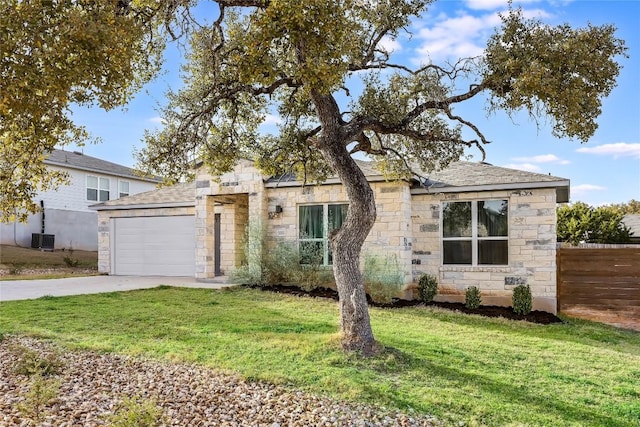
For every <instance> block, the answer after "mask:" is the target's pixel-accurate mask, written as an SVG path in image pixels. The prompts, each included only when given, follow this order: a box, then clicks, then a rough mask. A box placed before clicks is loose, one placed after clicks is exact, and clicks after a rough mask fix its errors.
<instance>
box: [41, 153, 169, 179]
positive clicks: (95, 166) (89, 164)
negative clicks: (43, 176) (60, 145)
mask: <svg viewBox="0 0 640 427" xmlns="http://www.w3.org/2000/svg"><path fill="white" fill-rule="evenodd" d="M44 162H45V163H46V164H48V165H54V166H62V167H67V168H72V169H79V170H83V171H89V172H99V173H104V174H109V175H114V176H119V177H123V178H131V179H137V180H141V181H148V182H161V181H162V180H161V179H160V178H158V177H144V176H140V175H137V174H136V172H135V170H134V169H131V168H128V167H126V166H122V165H119V164H117V163H112V162H108V161H106V160H102V159H98V158H96V157H91V156H87V155H86V154H82V153H79V152H76V151H65V150H53V151H52V152H51V154H49V156H48V157H47V158H46V159H45V160H44Z"/></svg>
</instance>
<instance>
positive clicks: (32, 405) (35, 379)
mask: <svg viewBox="0 0 640 427" xmlns="http://www.w3.org/2000/svg"><path fill="white" fill-rule="evenodd" d="M59 393H60V380H58V379H56V378H45V377H44V376H43V375H42V373H40V372H36V373H35V374H34V375H33V376H32V377H31V379H30V383H29V391H28V392H26V393H25V395H24V396H22V401H21V402H20V403H18V405H17V408H18V411H20V413H21V414H22V416H23V417H25V418H26V419H28V420H30V421H33V422H34V423H35V424H39V423H41V422H42V421H44V419H45V417H46V409H47V406H49V405H50V404H51V403H52V402H53V401H54V400H55V399H56V398H57V397H58V394H59Z"/></svg>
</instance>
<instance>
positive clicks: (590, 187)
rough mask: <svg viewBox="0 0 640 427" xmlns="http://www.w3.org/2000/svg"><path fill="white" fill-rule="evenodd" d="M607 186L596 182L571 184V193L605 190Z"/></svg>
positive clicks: (580, 193)
mask: <svg viewBox="0 0 640 427" xmlns="http://www.w3.org/2000/svg"><path fill="white" fill-rule="evenodd" d="M606 189H607V187H603V186H601V185H594V184H580V185H572V186H571V195H572V196H573V195H584V194H587V193H590V192H592V191H604V190H606Z"/></svg>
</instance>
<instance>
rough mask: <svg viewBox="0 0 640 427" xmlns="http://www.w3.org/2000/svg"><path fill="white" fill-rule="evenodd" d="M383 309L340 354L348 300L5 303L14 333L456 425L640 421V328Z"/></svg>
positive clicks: (143, 294) (118, 296)
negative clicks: (366, 343)
mask: <svg viewBox="0 0 640 427" xmlns="http://www.w3.org/2000/svg"><path fill="white" fill-rule="evenodd" d="M371 316H372V324H373V328H374V333H375V334H376V338H377V339H378V341H379V342H380V343H381V344H383V345H384V346H385V347H386V350H385V351H384V352H383V353H382V354H381V355H380V356H378V357H375V358H373V359H365V360H363V359H360V358H358V357H355V356H353V355H345V354H343V353H342V352H341V351H340V350H339V349H338V337H337V334H336V331H337V324H338V310H337V305H336V303H335V302H334V301H328V300H323V299H312V298H307V297H293V296H286V295H282V294H273V293H269V292H262V291H259V290H251V289H246V288H234V289H231V290H222V291H210V290H197V289H179V288H168V287H164V288H159V289H154V290H144V291H134V292H126V293H110V294H102V295H90V296H79V297H64V298H51V297H48V298H41V299H38V300H31V301H15V302H3V303H0V334H5V335H7V334H19V335H30V336H36V337H40V338H46V339H51V340H53V341H54V342H56V343H58V344H60V345H62V346H64V347H66V348H68V349H81V350H87V349H90V350H97V351H99V352H110V353H117V354H126V355H134V356H143V357H145V358H152V359H160V360H165V361H172V362H194V363H196V364H198V365H203V366H209V367H213V368H215V369H217V370H220V371H224V372H232V373H237V374H239V375H241V376H242V377H243V378H245V379H248V380H259V381H264V382H268V383H273V384H277V385H281V386H286V387H294V388H296V389H301V390H304V391H306V392H310V393H315V394H322V395H328V396H330V397H333V398H337V399H342V400H347V401H352V402H363V403H368V404H373V405H376V406H385V407H387V408H394V409H395V408H397V409H400V410H402V411H405V412H408V413H412V411H415V412H413V413H416V414H427V415H433V416H435V417H436V418H437V419H438V420H440V422H441V423H442V424H443V425H466V426H480V425H486V426H522V425H524V426H590V425H593V426H633V427H637V426H638V422H639V421H638V420H640V334H639V333H637V332H631V331H624V330H617V329H615V328H612V327H608V326H604V325H599V324H595V323H590V322H586V321H578V320H573V319H571V320H567V322H565V323H562V324H554V325H546V326H541V325H534V324H529V323H524V322H515V321H507V320H504V319H487V318H480V317H477V316H468V315H462V314H458V313H454V312H448V311H444V310H438V309H433V308H424V307H415V308H403V309H372V310H371ZM461 422H462V424H460V423H461Z"/></svg>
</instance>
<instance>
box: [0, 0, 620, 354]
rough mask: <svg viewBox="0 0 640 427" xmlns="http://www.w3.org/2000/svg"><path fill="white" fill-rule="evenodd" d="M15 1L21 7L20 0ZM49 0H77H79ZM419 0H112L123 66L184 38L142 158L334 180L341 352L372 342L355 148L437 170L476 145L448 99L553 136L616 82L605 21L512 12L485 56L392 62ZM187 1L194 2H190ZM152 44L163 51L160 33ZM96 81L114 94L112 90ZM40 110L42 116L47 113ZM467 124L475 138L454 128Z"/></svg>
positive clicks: (588, 118) (364, 194)
mask: <svg viewBox="0 0 640 427" xmlns="http://www.w3.org/2000/svg"><path fill="white" fill-rule="evenodd" d="M14 3H17V4H18V6H16V7H17V8H19V4H21V3H24V2H20V1H18V0H15V1H14ZM27 3H28V2H27ZM53 3H55V4H62V3H64V4H67V5H69V7H73V5H76V4H80V3H82V2H81V1H77V2H75V1H67V2H62V1H60V2H53ZM200 3H201V4H200ZM429 3H431V1H429V0H426V1H425V0H216V1H210V2H204V1H202V2H198V1H195V0H139V1H133V2H132V3H131V4H129V2H126V1H125V2H117V4H116V6H118V5H120V6H121V7H122V9H123V13H122V14H115V15H116V16H117V17H116V19H120V18H118V17H120V16H125V17H127V18H126V19H131V20H133V21H132V23H136V22H137V21H135V19H134V17H137V18H138V19H139V18H140V17H144V19H142V21H141V22H142V23H143V24H144V25H142V24H140V26H136V25H134V26H133V30H132V33H129V32H126V31H125V32H124V34H126V37H128V38H126V39H125V40H126V43H127V44H131V46H133V47H134V49H133V50H132V51H126V50H119V51H118V52H113V54H114V55H117V54H119V53H121V54H122V55H123V56H122V57H118V59H117V61H116V64H120V65H119V66H120V67H124V66H125V65H126V64H139V63H140V60H141V58H140V57H139V56H137V55H138V51H137V50H136V49H137V46H142V44H141V45H138V44H136V43H143V40H146V42H147V43H148V42H149V40H152V39H153V37H151V36H150V34H155V33H157V32H159V31H160V32H164V33H165V34H169V35H171V36H173V37H175V38H186V40H188V42H189V50H188V52H189V53H188V58H187V63H186V65H185V66H184V68H183V73H184V77H185V86H184V87H183V88H182V89H181V90H179V91H178V92H175V93H170V94H168V99H169V101H168V105H167V106H166V107H165V108H164V111H163V117H164V120H165V126H164V128H163V129H162V130H161V131H159V132H157V133H153V134H149V135H148V138H147V140H148V141H147V142H148V145H147V148H145V149H143V150H142V151H141V152H140V153H139V160H140V163H141V165H142V166H143V167H144V168H145V169H146V170H147V171H149V172H152V173H155V174H159V175H162V176H168V177H172V178H174V179H179V178H180V177H184V176H188V175H189V174H190V173H192V170H193V162H194V160H195V159H198V160H201V161H204V163H205V164H206V165H207V166H208V167H209V168H210V169H211V171H212V173H214V174H220V173H224V172H227V171H229V170H231V169H232V168H233V166H234V164H235V163H236V161H237V160H238V159H240V158H251V159H254V160H255V162H256V165H258V166H259V167H260V168H261V169H262V170H263V171H264V172H265V173H266V174H270V175H277V174H282V173H287V172H295V173H296V174H298V175H299V176H300V177H302V178H303V179H305V180H307V181H315V180H322V179H323V178H324V177H326V176H327V175H329V174H335V175H337V176H338V177H339V178H340V180H341V181H342V183H343V184H344V186H345V188H346V192H347V196H348V198H349V202H350V203H349V210H348V214H347V218H346V220H345V222H344V224H343V225H342V227H341V228H340V229H339V230H337V232H335V233H333V234H332V235H331V236H330V244H331V249H332V251H333V254H334V256H333V259H334V267H333V268H334V274H335V279H336V284H337V287H338V292H339V296H340V319H341V323H340V325H341V333H342V343H343V347H344V348H345V349H346V350H353V351H360V352H362V353H363V354H371V353H374V352H375V351H376V342H375V339H374V336H373V332H372V330H371V326H370V321H369V313H368V308H367V303H366V297H365V291H364V286H363V281H362V275H361V272H360V270H359V256H360V251H361V248H362V245H363V242H364V240H365V238H366V237H367V235H368V234H369V232H370V230H371V228H372V226H373V224H374V222H375V219H376V207H375V201H374V198H373V192H372V190H371V187H370V185H369V183H368V182H367V180H366V178H365V177H364V175H363V173H362V171H361V170H360V169H359V168H358V166H357V165H356V163H355V161H354V159H353V155H354V153H357V152H361V153H366V154H368V155H369V156H371V157H372V158H374V159H375V160H377V161H378V162H379V166H380V168H381V169H382V170H383V171H385V172H387V173H389V174H396V175H400V176H402V175H407V174H411V173H412V170H411V169H412V168H411V167H413V168H415V170H422V171H430V170H434V169H436V168H438V167H443V166H445V165H446V164H448V163H449V162H451V161H454V160H456V159H458V158H459V157H460V155H461V154H462V153H463V151H464V149H465V148H467V147H469V146H477V147H480V149H482V148H481V147H482V145H483V144H484V143H486V142H487V139H486V138H485V136H484V135H483V133H482V132H481V130H480V129H479V128H478V127H477V126H476V125H475V124H474V123H472V122H471V121H469V120H467V119H465V118H464V117H462V116H460V115H459V114H457V113H456V112H455V106H456V105H457V104H460V103H463V102H465V101H467V100H469V99H471V98H474V97H478V96H481V95H483V96H486V97H487V99H488V100H489V104H488V105H489V108H490V109H503V110H506V111H507V112H514V111H518V110H521V109H525V110H527V111H528V112H529V113H531V114H532V115H535V116H538V117H539V116H546V117H549V118H550V119H551V121H552V122H553V132H554V134H555V135H557V136H569V137H575V138H578V139H580V140H583V141H586V140H587V139H588V138H589V137H590V136H591V135H592V134H593V132H594V131H595V129H596V127H597V124H596V119H597V117H598V115H599V114H600V108H601V100H602V98H603V97H605V96H606V95H608V94H609V93H610V91H611V89H612V88H613V87H614V85H615V79H616V77H617V75H618V72H619V65H618V64H617V62H616V58H617V57H618V56H619V55H624V54H625V47H624V42H623V41H622V40H619V39H617V38H616V37H615V34H614V33H615V28H614V27H613V26H610V25H604V26H598V27H593V26H589V27H586V28H582V29H573V28H571V27H569V26H567V25H562V26H556V27H551V26H547V25H544V24H543V23H541V22H539V21H536V20H527V19H525V18H524V17H523V16H522V13H521V12H520V11H519V10H517V9H516V10H513V9H512V10H510V11H509V12H508V13H507V14H505V16H503V23H502V26H501V28H499V29H498V30H497V31H496V33H495V34H494V35H493V36H492V37H491V38H490V39H489V40H488V42H487V47H486V51H485V54H484V55H483V56H482V57H480V58H467V59H464V58H463V59H460V61H458V62H456V63H454V64H434V63H426V64H424V65H423V66H421V67H417V68H410V67H409V66H408V65H407V64H400V63H394V62H393V61H392V55H391V52H389V51H388V50H387V49H386V48H385V46H386V45H387V44H386V43H385V42H386V41H387V40H388V39H389V38H391V39H393V38H395V37H398V36H399V35H400V33H401V32H403V31H406V29H407V28H408V27H409V24H410V22H411V20H412V19H415V18H418V17H421V16H422V15H423V14H424V13H425V11H426V8H427V6H428V4H429ZM196 6H201V7H199V8H198V11H197V13H196V12H194V8H195V7H196ZM141 11H143V12H144V13H141ZM147 24H148V25H149V27H145V25H147ZM138 29H140V30H146V31H147V32H146V33H145V32H144V31H143V32H142V33H138V32H137V31H138ZM150 31H151V32H150ZM143 33H144V34H143ZM132 34H133V35H132ZM147 47H148V48H149V51H150V52H154V53H156V54H157V53H158V49H159V47H158V46H153V45H148V44H147ZM33 48H34V47H33V46H32V47H31V49H33ZM70 49H72V51H73V47H70ZM103 49H107V47H106V46H105V47H103ZM29 52H30V51H29V49H27V51H26V52H24V55H25V56H28V54H29ZM82 52H83V51H82ZM85 54H88V53H82V55H85ZM82 55H81V56H82ZM110 58H112V59H113V57H110ZM97 59H98V62H97V63H99V64H100V65H101V67H103V68H102V71H98V72H95V73H94V74H92V75H94V76H96V77H99V76H101V75H102V74H100V73H101V72H102V73H104V76H109V73H110V72H111V71H113V69H112V68H111V65H110V63H109V62H107V61H105V62H100V58H97ZM133 68H134V70H133V71H135V67H133ZM145 69H146V68H144V67H142V70H145ZM133 74H134V75H136V76H138V77H139V76H140V75H142V76H143V79H144V77H146V76H145V75H144V73H142V74H140V73H135V72H134V73H133ZM105 78H106V77H105ZM96 81H103V80H100V79H97V80H96ZM71 87H72V88H73V87H74V86H71ZM80 87H82V84H81V85H80ZM127 87H128V86H127ZM100 89H104V93H107V94H108V93H110V91H109V89H110V88H108V87H107V88H100ZM112 89H117V88H112ZM68 93H73V92H72V91H71V90H69V91H68ZM98 93H99V94H101V93H103V91H102V90H100V91H98ZM115 93H117V94H122V92H120V91H118V90H116V91H115ZM19 94H20V92H18V95H16V96H19ZM86 94H87V95H92V94H91V93H86ZM24 96H25V97H26V96H27V95H24ZM32 96H34V95H32ZM0 113H1V114H9V113H8V112H7V111H6V110H4V112H3V110H0ZM268 114H278V115H279V117H280V118H281V120H282V123H281V124H280V126H279V133H278V134H277V135H265V134H261V133H260V132H259V125H260V124H261V123H262V122H263V120H264V119H265V117H266V116H267V115H268ZM2 117H4V115H3V116H2ZM37 119H38V123H40V122H42V121H43V120H44V122H46V115H42V114H41V115H39V116H38V117H37ZM3 120H4V118H3ZM464 129H468V130H469V131H470V132H471V134H472V135H474V136H473V137H472V138H464V137H463V135H464V134H466V133H465V132H463V130H464ZM0 130H1V131H2V132H3V133H0V135H4V136H3V138H4V139H5V140H8V139H7V138H12V139H11V141H10V146H11V147H15V149H16V150H17V151H21V147H22V146H23V145H22V144H26V142H24V141H22V140H18V139H15V138H14V137H13V135H14V134H13V130H12V129H11V128H7V127H3V128H2V129H0ZM30 137H31V135H27V139H29V138H30ZM5 145H6V143H5ZM40 147H42V148H46V145H42V146H40ZM40 154H41V153H38V155H40ZM410 166H411V167H410ZM3 179H4V177H3Z"/></svg>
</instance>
